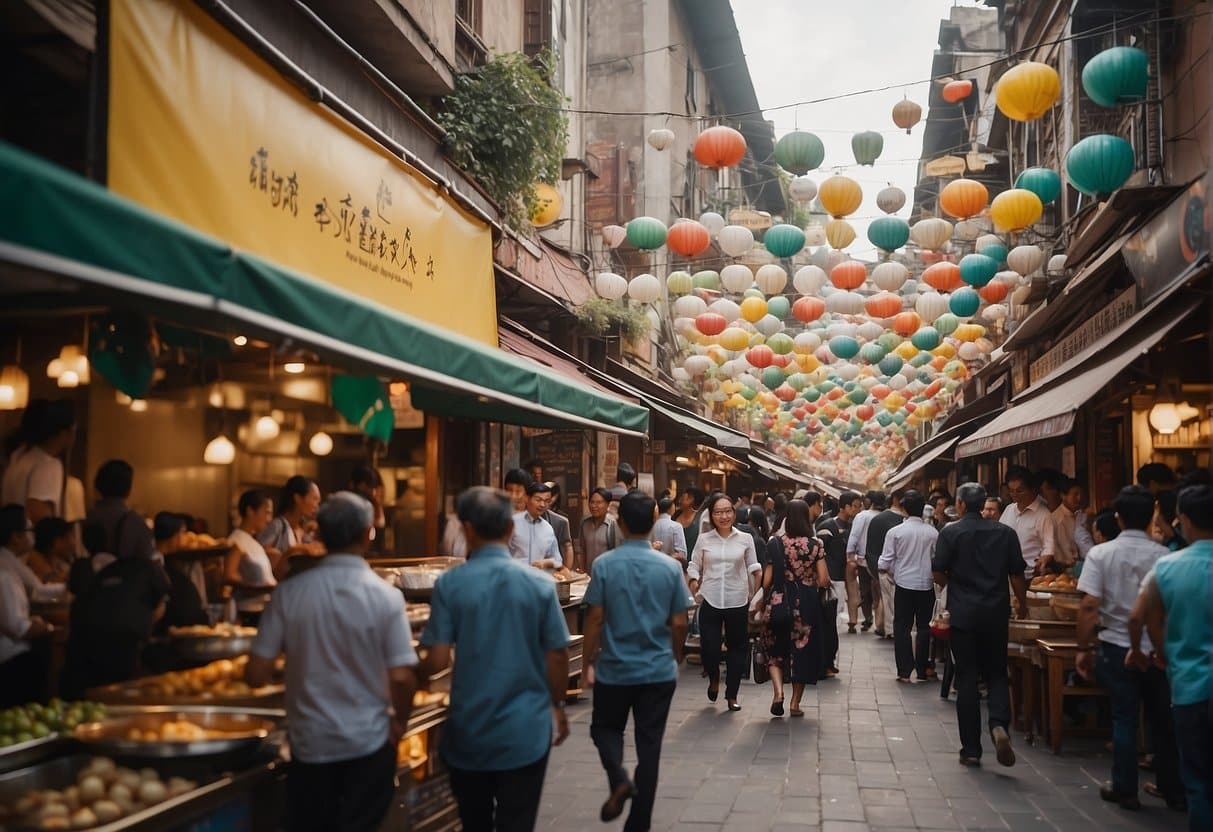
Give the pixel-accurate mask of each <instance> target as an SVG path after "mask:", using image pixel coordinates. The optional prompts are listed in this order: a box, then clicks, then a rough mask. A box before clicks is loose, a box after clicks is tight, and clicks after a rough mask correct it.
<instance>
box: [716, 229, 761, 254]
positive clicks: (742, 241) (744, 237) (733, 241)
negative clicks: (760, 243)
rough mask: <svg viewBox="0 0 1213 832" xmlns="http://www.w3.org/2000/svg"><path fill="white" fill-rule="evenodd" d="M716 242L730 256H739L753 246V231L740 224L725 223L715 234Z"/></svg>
mask: <svg viewBox="0 0 1213 832" xmlns="http://www.w3.org/2000/svg"><path fill="white" fill-rule="evenodd" d="M716 243H717V245H719V246H720V250H721V251H723V252H724V253H725V254H727V255H729V256H730V257H740V256H741V255H743V254H745V253H746V252H747V251H749V250H750V249H752V248H753V247H754V232H753V231H751V230H750V229H748V228H746V227H745V226H742V225H726V226H725V227H724V228H722V229H720V233H718V234H717V235H716Z"/></svg>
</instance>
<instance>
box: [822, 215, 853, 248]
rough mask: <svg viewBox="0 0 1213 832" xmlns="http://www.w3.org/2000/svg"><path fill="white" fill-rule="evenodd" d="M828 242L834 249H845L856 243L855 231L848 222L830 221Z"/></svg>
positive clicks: (827, 229) (827, 224) (827, 227)
mask: <svg viewBox="0 0 1213 832" xmlns="http://www.w3.org/2000/svg"><path fill="white" fill-rule="evenodd" d="M826 242H828V243H829V244H830V246H831V247H832V248H834V249H844V248H846V247H847V246H849V245H850V244H851V243H853V242H855V229H854V228H853V227H852V226H851V224H850V223H849V222H847V221H846V220H838V219H834V220H830V221H829V222H827V223H826Z"/></svg>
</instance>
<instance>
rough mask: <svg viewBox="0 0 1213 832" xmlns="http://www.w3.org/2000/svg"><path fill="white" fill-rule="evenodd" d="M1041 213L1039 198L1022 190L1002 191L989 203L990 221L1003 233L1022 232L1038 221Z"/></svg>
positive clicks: (1042, 206) (1042, 208)
mask: <svg viewBox="0 0 1213 832" xmlns="http://www.w3.org/2000/svg"><path fill="white" fill-rule="evenodd" d="M1043 212H1044V205H1043V204H1042V203H1041V201H1040V197H1038V196H1037V195H1036V194H1034V193H1032V192H1031V191H1029V190H1027V189H1024V188H1011V189H1010V190H1006V191H1003V192H1002V193H1000V194H999V195H998V196H996V197H994V201H993V202H991V203H990V219H992V220H994V225H995V226H996V227H998V228H1001V229H1003V230H1004V231H1022V230H1024V229H1025V228H1027V227H1028V226H1029V225H1032V224H1033V223H1035V222H1036V221H1037V220H1038V219H1040V215H1041V213H1043Z"/></svg>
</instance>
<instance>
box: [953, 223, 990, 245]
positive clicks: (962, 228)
mask: <svg viewBox="0 0 1213 832" xmlns="http://www.w3.org/2000/svg"><path fill="white" fill-rule="evenodd" d="M983 230H984V229H983V228H982V226H981V223H979V222H977V221H976V220H961V221H960V222H958V223H956V227H955V228H954V229H952V236H953V237H955V238H956V239H957V240H961V241H963V242H966V243H971V242H973V241H974V240H976V239H977V238H978V237H980V236H981V232H982V231H983Z"/></svg>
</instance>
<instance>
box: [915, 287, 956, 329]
mask: <svg viewBox="0 0 1213 832" xmlns="http://www.w3.org/2000/svg"><path fill="white" fill-rule="evenodd" d="M914 311H915V312H917V313H918V317H920V318H922V320H923V322H924V323H926V324H930V323H931V322H932V321H934V320H935V319H936V318H938V317H939V316H940V315H942V314H944V313H945V312H947V311H949V310H948V296H947V295H944V294H940V293H939V292H920V293H919V295H918V302H917V303H915V304H914Z"/></svg>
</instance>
